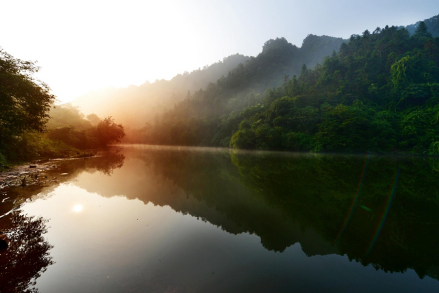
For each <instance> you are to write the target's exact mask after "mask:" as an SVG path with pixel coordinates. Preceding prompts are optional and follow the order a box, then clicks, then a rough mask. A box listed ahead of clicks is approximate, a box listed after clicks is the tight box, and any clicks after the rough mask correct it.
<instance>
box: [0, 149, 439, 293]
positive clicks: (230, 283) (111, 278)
mask: <svg viewBox="0 0 439 293" xmlns="http://www.w3.org/2000/svg"><path fill="white" fill-rule="evenodd" d="M438 171H439V162H438V161H437V160H435V159H419V158H418V159H414V158H406V159H401V158H399V159H397V158H387V157H373V156H370V157H365V156H332V155H301V154H288V153H268V152H234V151H230V150H225V149H222V150H221V149H197V148H170V147H169V148H164V147H161V148H160V147H148V146H124V147H117V148H114V149H112V150H111V151H109V152H108V153H105V154H104V155H103V156H102V157H97V158H90V159H81V160H71V161H64V162H61V163H60V167H59V168H58V169H57V170H54V171H50V172H47V176H48V178H52V176H54V177H57V180H58V183H56V184H48V186H47V187H36V186H33V187H25V188H13V189H9V190H3V191H1V193H0V201H3V202H2V203H0V207H1V210H2V211H6V210H8V209H11V208H13V207H14V206H16V205H17V204H19V203H23V205H22V206H21V208H20V209H19V210H17V211H16V212H14V213H11V214H9V215H8V216H6V217H3V218H1V219H0V230H3V231H5V230H6V231H7V232H8V233H9V235H10V238H11V246H10V248H9V249H8V250H6V251H1V252H0V291H1V292H26V290H27V289H32V288H35V289H37V290H39V292H43V293H44V292H439V281H438V280H439V249H438V247H439V172H438ZM61 173H67V175H64V176H60V174H61ZM33 284H34V286H33ZM29 292H31V291H29Z"/></svg>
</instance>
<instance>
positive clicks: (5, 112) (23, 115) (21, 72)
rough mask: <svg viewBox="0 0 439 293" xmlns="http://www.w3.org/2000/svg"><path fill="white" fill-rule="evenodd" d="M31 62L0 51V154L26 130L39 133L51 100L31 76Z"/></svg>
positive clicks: (51, 97) (38, 82) (43, 88)
mask: <svg viewBox="0 0 439 293" xmlns="http://www.w3.org/2000/svg"><path fill="white" fill-rule="evenodd" d="M38 69H39V68H38V67H37V66H36V65H35V63H34V62H30V61H22V60H20V59H16V58H14V57H12V56H11V55H9V54H8V53H6V52H5V51H4V50H2V49H1V48H0V105H1V107H0V151H2V152H3V153H4V154H5V155H7V156H8V154H9V151H8V149H10V147H11V143H13V142H14V141H15V140H16V137H17V136H20V135H22V134H23V133H25V132H27V131H40V132H41V131H43V130H44V126H45V123H46V122H47V119H48V117H49V116H48V114H47V112H48V110H49V108H50V105H51V103H52V102H53V101H54V98H55V97H54V96H53V95H52V94H50V89H49V87H48V86H47V85H46V84H44V83H43V82H41V81H39V80H37V79H35V78H33V77H32V75H33V74H34V73H36V72H37V71H38Z"/></svg>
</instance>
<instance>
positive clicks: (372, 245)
mask: <svg viewBox="0 0 439 293" xmlns="http://www.w3.org/2000/svg"><path fill="white" fill-rule="evenodd" d="M399 173H400V168H398V170H397V171H396V174H395V180H394V181H393V188H392V190H391V193H390V196H389V200H388V201H387V206H386V209H385V210H384V213H383V217H382V218H381V222H380V224H379V225H378V227H377V229H376V232H375V235H374V237H373V238H372V242H371V243H370V246H369V249H368V250H367V252H366V255H369V253H370V252H371V251H372V249H373V247H374V246H375V243H376V241H377V239H378V236H380V233H381V230H382V229H383V226H384V223H385V222H386V218H387V215H388V214H389V210H390V205H391V204H392V200H393V197H394V195H395V191H396V187H397V186H398V179H399Z"/></svg>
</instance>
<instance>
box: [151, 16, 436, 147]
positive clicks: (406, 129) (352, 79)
mask: <svg viewBox="0 0 439 293" xmlns="http://www.w3.org/2000/svg"><path fill="white" fill-rule="evenodd" d="M310 39H312V38H310ZM297 52H298V51H297V48H295V47H294V46H292V45H290V44H288V42H286V40H285V39H276V40H270V41H268V42H266V43H265V45H264V49H263V52H262V53H261V54H260V55H259V56H258V57H257V58H255V59H252V60H250V61H249V62H247V63H246V64H245V65H242V66H239V67H238V68H236V69H235V70H234V71H232V72H231V73H230V74H229V76H228V77H227V78H225V79H221V80H219V81H218V82H217V83H216V84H211V85H210V86H209V87H208V89H206V91H200V92H197V93H195V94H194V95H193V96H191V97H190V98H189V99H187V100H186V101H184V102H182V103H180V104H177V105H176V106H175V107H174V109H173V110H171V111H170V112H168V113H167V114H165V115H163V116H162V118H161V120H160V122H158V123H156V124H151V125H150V126H149V128H148V129H144V131H145V133H147V132H148V134H149V139H150V141H149V142H156V143H165V144H185V145H202V144H204V145H206V144H207V145H223V146H224V145H230V146H231V147H233V148H244V149H264V150H266V149H271V150H291V151H319V152H354V153H356V152H367V151H371V152H377V153H401V152H403V153H416V154H426V155H427V154H430V155H432V154H437V153H438V151H437V150H438V147H437V146H438V143H437V142H438V141H439V133H438V132H437V131H436V128H437V127H436V123H437V121H438V116H437V114H438V109H439V108H438V107H439V106H438V105H439V38H432V37H431V34H430V33H429V32H428V31H427V28H426V26H425V24H423V23H420V24H419V26H418V29H417V31H416V32H415V33H414V34H413V36H412V37H410V35H409V33H408V31H407V30H405V29H404V28H400V29H398V28H396V27H385V28H384V29H380V28H377V29H376V30H375V31H373V32H372V33H370V32H369V31H365V32H364V33H363V34H362V35H361V36H360V35H352V36H351V38H350V40H349V42H348V43H343V44H342V46H341V48H340V51H339V53H335V52H334V53H332V55H331V56H330V57H326V58H325V59H324V61H323V63H322V65H317V66H315V68H314V69H312V70H311V69H308V67H307V65H306V64H303V63H302V65H301V66H296V67H295V68H297V69H298V68H300V67H301V70H300V75H299V76H298V77H297V76H296V75H293V77H292V78H289V77H287V76H284V78H283V79H282V84H280V85H279V86H278V87H276V88H269V89H267V90H266V91H265V92H264V93H263V94H262V95H260V96H259V97H260V98H259V99H257V100H254V102H253V103H247V102H246V96H245V95H242V94H240V95H236V89H241V90H242V89H245V88H249V87H250V88H252V82H256V81H258V82H259V84H260V85H267V84H266V83H262V81H263V80H264V79H263V78H262V77H263V75H262V73H261V72H260V69H263V70H264V72H265V73H266V76H275V74H274V72H279V70H281V69H282V66H284V65H282V64H293V63H294V62H296V61H297V59H294V58H295V57H294V56H295V54H297ZM292 56H293V57H292ZM268 60H270V62H269V63H268V62H267V61H268ZM293 60H295V61H293ZM288 62H290V63H288ZM296 65H297V64H296ZM285 72H286V71H285ZM271 84H272V83H271ZM228 107H232V108H233V111H231V110H232V109H229V108H228ZM176 127H177V129H178V131H175V132H173V129H175V128H176ZM227 140H229V144H227V143H225V142H226V141H227Z"/></svg>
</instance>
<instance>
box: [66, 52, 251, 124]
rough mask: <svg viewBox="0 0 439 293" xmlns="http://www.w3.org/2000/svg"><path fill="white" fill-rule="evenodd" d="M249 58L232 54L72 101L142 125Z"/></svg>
mask: <svg viewBox="0 0 439 293" xmlns="http://www.w3.org/2000/svg"><path fill="white" fill-rule="evenodd" d="M248 59H249V57H246V56H243V55H240V54H235V55H231V56H229V57H226V58H224V59H223V60H222V61H219V62H216V63H214V64H212V65H210V66H205V67H204V68H202V69H197V70H194V71H192V72H190V73H188V72H185V73H183V74H179V75H177V76H175V77H173V78H172V79H171V80H169V81H168V80H157V81H155V82H154V83H149V82H145V83H144V84H142V85H140V86H134V85H131V86H129V87H126V88H106V89H103V90H100V91H95V92H91V93H88V94H86V95H84V96H81V97H78V98H76V99H75V100H74V101H73V102H72V104H73V105H74V106H77V107H79V108H80V109H81V111H82V112H83V113H86V114H91V113H95V114H97V115H98V116H100V117H105V116H110V115H111V116H113V118H115V120H116V121H118V122H120V123H122V124H123V125H125V126H128V127H134V128H136V127H141V126H143V125H144V123H145V122H146V121H148V120H150V119H152V118H153V117H154V116H155V115H156V114H158V113H162V112H163V111H165V110H166V109H169V108H170V107H171V106H173V105H174V103H176V102H179V101H181V100H182V99H184V98H185V97H186V96H187V94H188V91H190V92H193V91H196V90H198V89H200V88H205V87H206V86H207V85H208V84H209V83H210V82H215V81H217V80H218V79H219V78H220V77H221V76H223V75H227V73H228V72H229V71H230V70H232V69H233V68H235V67H236V66H237V65H238V64H240V63H243V62H245V61H246V60H248Z"/></svg>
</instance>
